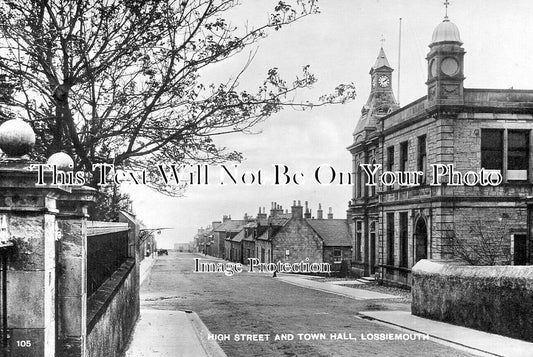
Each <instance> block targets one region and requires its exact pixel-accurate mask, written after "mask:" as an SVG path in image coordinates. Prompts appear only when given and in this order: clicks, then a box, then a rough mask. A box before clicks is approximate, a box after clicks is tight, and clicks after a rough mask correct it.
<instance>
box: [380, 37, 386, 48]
mask: <svg viewBox="0 0 533 357" xmlns="http://www.w3.org/2000/svg"><path fill="white" fill-rule="evenodd" d="M379 42H381V47H383V44H384V43H385V37H384V36H383V34H381V40H379Z"/></svg>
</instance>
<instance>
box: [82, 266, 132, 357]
mask: <svg viewBox="0 0 533 357" xmlns="http://www.w3.org/2000/svg"><path fill="white" fill-rule="evenodd" d="M138 279H139V277H138V275H137V274H136V269H135V262H134V260H133V259H129V260H128V261H127V262H126V263H124V264H123V265H122V267H121V268H120V269H119V270H117V271H116V272H115V273H113V275H112V276H111V277H110V278H109V279H108V280H107V281H106V282H105V283H104V284H103V285H102V286H101V287H100V288H99V289H98V291H97V292H96V293H95V294H94V295H93V296H91V297H90V298H89V311H88V312H87V314H88V326H87V331H88V335H87V356H88V357H101V356H108V357H118V356H121V353H122V352H123V350H124V348H125V347H126V343H127V342H128V338H129V336H130V334H131V332H132V331H133V327H134V326H135V322H136V321H137V317H138V306H137V305H138V303H139V302H138V300H137V299H136V297H137V296H138V289H139V281H138ZM99 294H100V295H99ZM95 310H96V311H95Z"/></svg>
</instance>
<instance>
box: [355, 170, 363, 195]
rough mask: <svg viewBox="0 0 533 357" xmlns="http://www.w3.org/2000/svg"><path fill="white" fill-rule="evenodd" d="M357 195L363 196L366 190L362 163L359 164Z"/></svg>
mask: <svg viewBox="0 0 533 357" xmlns="http://www.w3.org/2000/svg"><path fill="white" fill-rule="evenodd" d="M356 186H357V197H363V195H364V190H365V183H364V177H363V170H362V169H361V164H359V165H357V182H356Z"/></svg>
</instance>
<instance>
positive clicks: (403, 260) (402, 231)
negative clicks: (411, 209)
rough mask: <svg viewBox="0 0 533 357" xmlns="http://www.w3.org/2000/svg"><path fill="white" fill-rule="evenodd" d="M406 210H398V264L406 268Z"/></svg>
mask: <svg viewBox="0 0 533 357" xmlns="http://www.w3.org/2000/svg"><path fill="white" fill-rule="evenodd" d="M407 224H408V217H407V212H400V266H401V267H405V268H407V260H408V251H409V250H408V249H409V241H408V234H407Z"/></svg>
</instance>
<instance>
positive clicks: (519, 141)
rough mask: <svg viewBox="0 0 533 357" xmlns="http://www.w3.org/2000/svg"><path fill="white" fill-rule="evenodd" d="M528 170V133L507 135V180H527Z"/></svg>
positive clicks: (511, 131) (521, 131) (510, 131)
mask: <svg viewBox="0 0 533 357" xmlns="http://www.w3.org/2000/svg"><path fill="white" fill-rule="evenodd" d="M528 169H529V131H526V130H509V132H508V133H507V179H508V180H527V171H528Z"/></svg>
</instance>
